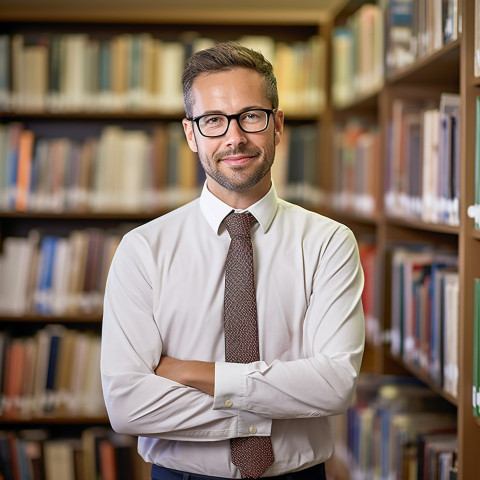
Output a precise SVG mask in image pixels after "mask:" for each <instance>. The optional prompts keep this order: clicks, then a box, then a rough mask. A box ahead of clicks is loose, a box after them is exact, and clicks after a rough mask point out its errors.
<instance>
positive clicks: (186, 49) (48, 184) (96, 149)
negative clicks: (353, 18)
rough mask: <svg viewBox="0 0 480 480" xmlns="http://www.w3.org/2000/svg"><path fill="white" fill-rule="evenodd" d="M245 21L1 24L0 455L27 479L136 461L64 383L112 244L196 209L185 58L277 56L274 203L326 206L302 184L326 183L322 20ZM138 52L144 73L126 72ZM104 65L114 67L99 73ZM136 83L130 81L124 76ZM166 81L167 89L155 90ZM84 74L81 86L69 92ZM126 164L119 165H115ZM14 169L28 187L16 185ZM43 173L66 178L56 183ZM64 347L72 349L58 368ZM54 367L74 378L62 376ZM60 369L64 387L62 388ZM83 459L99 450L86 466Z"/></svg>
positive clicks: (127, 445) (91, 331)
mask: <svg viewBox="0 0 480 480" xmlns="http://www.w3.org/2000/svg"><path fill="white" fill-rule="evenodd" d="M251 17H252V15H251V14H248V16H245V12H243V11H242V12H239V11H236V12H234V13H233V14H232V11H231V10H230V9H229V8H228V7H227V8H225V9H222V8H217V7H216V8H215V12H214V13H213V14H212V15H205V13H204V12H202V13H201V14H198V12H196V11H192V12H190V13H186V12H185V11H183V10H181V9H178V8H176V9H172V10H168V11H165V12H159V11H158V10H157V11H154V12H152V11H150V10H149V11H147V10H145V9H143V8H138V9H136V10H135V13H134V14H132V12H131V11H129V12H128V13H126V12H125V11H123V10H122V9H119V8H115V9H114V10H109V9H108V8H107V7H105V8H104V9H101V10H98V8H97V7H96V6H88V5H86V6H85V7H84V8H81V9H80V10H76V9H74V10H69V9H68V8H58V9H57V8H56V9H53V8H52V9H47V10H42V9H41V8H30V9H20V10H18V9H16V8H8V9H5V10H2V12H1V13H0V32H1V34H0V63H1V62H3V63H2V65H4V66H6V67H8V69H7V68H5V69H3V70H2V73H0V77H1V78H0V145H2V147H1V149H0V170H1V171H2V174H5V175H0V177H1V178H2V180H1V182H0V252H1V253H2V257H1V259H0V262H2V263H1V264H0V270H1V271H2V279H1V280H0V307H2V312H0V325H1V327H0V349H3V350H2V352H5V355H4V354H3V353H2V354H0V358H2V359H3V360H4V361H3V362H2V364H1V368H0V371H1V376H0V378H1V386H2V390H1V393H2V403H1V405H2V411H1V413H0V421H2V425H4V426H3V427H2V431H0V446H1V448H2V449H4V450H6V451H13V450H12V449H19V450H21V451H25V452H26V451H28V452H30V453H31V455H32V456H31V457H29V460H28V463H29V465H30V467H31V468H33V469H35V468H40V469H42V468H43V467H42V465H41V462H40V460H39V458H38V455H37V456H36V453H38V451H39V448H40V449H41V448H43V450H44V452H45V453H47V452H48V454H46V455H45V458H44V460H45V462H47V461H48V459H50V458H57V459H59V458H62V459H63V461H62V464H61V465H62V466H61V468H62V471H63V472H66V473H65V474H64V477H62V478H73V477H71V476H69V475H70V474H71V473H72V472H73V471H74V472H76V473H75V475H76V477H75V478H77V479H79V478H94V477H95V478H120V477H117V476H116V474H115V468H117V469H118V468H120V467H119V465H120V464H119V459H124V460H125V459H126V458H130V457H131V453H130V452H132V451H134V450H135V445H134V443H133V442H132V441H131V440H132V439H130V440H129V439H127V438H125V437H123V436H117V435H114V434H113V432H111V431H110V429H109V425H108V419H107V417H106V414H105V411H104V407H103V404H101V403H102V402H99V401H98V394H99V392H100V390H99V389H98V382H97V383H95V382H93V380H92V381H91V382H90V383H95V385H90V384H89V385H88V388H90V389H91V390H90V393H87V392H88V390H85V389H83V387H85V388H87V387H86V385H78V382H77V383H76V384H75V385H73V384H67V383H65V382H67V380H66V378H76V377H77V376H80V377H83V378H84V380H85V382H87V378H91V377H95V375H93V374H86V373H85V371H83V373H80V374H78V375H77V374H74V373H73V372H74V371H75V365H74V363H75V358H77V357H76V355H78V356H79V358H84V360H85V358H86V357H85V355H86V352H95V351H97V350H96V347H97V346H98V340H99V336H100V331H101V299H102V294H103V288H104V281H105V274H106V271H107V269H108V265H109V260H110V259H111V256H112V254H113V252H114V250H115V247H116V245H117V244H118V240H119V239H120V237H121V235H122V234H123V233H124V232H125V231H127V230H129V229H131V228H132V227H134V226H136V225H138V224H140V223H143V222H146V221H148V220H150V219H152V218H154V217H156V216H159V215H162V214H164V213H166V212H168V211H170V210H172V209H173V208H175V207H177V206H179V205H181V204H183V203H186V202H187V201H189V200H190V199H192V198H194V197H195V196H196V195H197V194H198V191H199V188H200V186H201V184H202V182H203V177H202V175H201V172H200V171H199V169H198V166H197V162H196V160H195V159H194V157H193V155H192V154H191V153H190V152H189V151H188V149H187V148H185V147H186V143H185V140H184V138H183V131H182V129H181V122H180V120H181V119H182V117H183V99H182V98H181V92H180V90H179V88H180V82H179V80H180V75H181V70H182V69H183V59H184V58H186V56H188V55H189V53H190V52H191V51H192V50H194V49H196V48H201V47H203V46H206V45H208V44H209V43H211V42H212V41H215V40H239V39H240V40H241V41H242V42H243V43H245V44H248V45H252V46H255V48H260V49H261V50H262V51H263V52H264V53H265V54H266V55H267V56H268V55H272V56H273V55H275V57H276V58H277V59H278V62H275V63H276V64H278V65H277V68H278V69H279V73H277V78H278V79H279V88H280V96H281V98H282V105H281V106H282V108H283V109H284V110H285V111H286V117H287V125H286V134H285V138H286V139H289V141H288V142H287V141H286V142H282V143H283V149H282V150H281V151H279V152H278V158H277V162H276V163H277V165H278V166H277V171H276V172H275V181H276V184H277V187H278V189H279V191H281V192H282V194H283V195H284V196H287V197H290V198H292V199H293V200H296V201H299V202H302V203H304V204H308V205H310V206H311V207H312V208H318V205H319V203H320V201H321V200H322V198H323V197H322V193H323V191H324V189H325V187H326V185H323V184H322V183H321V182H319V181H316V180H315V181H314V182H313V183H312V182H311V181H310V180H311V179H315V178H319V177H320V178H321V175H319V172H318V168H319V167H318V165H320V162H319V161H318V158H319V156H320V155H323V150H322V148H324V147H323V145H324V144H326V142H324V141H321V140H322V138H326V137H327V135H328V132H327V130H326V129H325V128H323V124H324V123H325V117H324V115H325V112H326V108H325V104H326V98H325V96H324V91H325V88H326V87H325V84H324V83H325V78H326V76H325V68H323V67H322V62H325V55H326V48H325V47H326V43H325V41H324V39H325V38H326V32H328V26H325V27H323V25H322V24H323V21H324V20H325V18H323V17H322V16H321V15H317V14H316V13H315V12H313V14H312V12H311V11H308V12H304V13H301V14H300V13H299V12H297V11H295V12H293V11H292V12H288V13H283V14H282V12H280V11H277V12H275V14H274V15H272V14H271V12H270V11H262V12H261V13H260V14H259V15H255V19H254V21H252V18H251ZM134 51H137V52H138V51H140V52H141V55H140V57H141V58H144V59H145V60H144V62H143V63H141V62H140V65H138V64H135V65H136V67H137V68H130V67H131V66H133V65H134V63H133V62H135V61H136V60H137V55H136V54H134V53H133V52H134ZM7 52H8V53H9V54H8V55H7ZM102 52H103V55H106V56H107V55H108V54H110V55H111V56H112V57H111V59H110V60H109V61H106V60H103V61H102ZM113 57H115V59H113ZM55 59H57V60H55ZM148 59H150V60H151V62H148ZM105 62H107V63H105ZM162 62H166V64H168V66H169V68H168V69H165V68H163V65H165V63H162ZM149 63H152V65H153V66H152V65H150V70H149V69H148V68H147V67H148V66H149ZM107 66H108V68H107ZM171 67H175V68H171ZM110 68H111V71H110V70H109V69H110ZM102 69H103V70H102ZM105 70H108V71H109V72H110V73H111V82H110V83H109V82H108V78H107V77H108V72H107V73H106V71H105ZM137 70H140V71H141V72H142V74H143V77H142V78H141V79H139V78H131V75H128V73H129V72H132V71H137ZM152 70H154V71H152ZM163 71H170V72H171V74H170V76H168V77H167V76H163V77H162V72H163ZM79 72H88V75H86V76H85V77H82V81H79V75H78V73H79ZM175 72H176V73H175ZM289 72H295V73H296V74H295V76H292V75H291V73H289ZM102 74H103V76H102ZM175 76H176V77H177V78H175ZM161 77H162V78H161ZM281 78H283V80H281ZM32 80H33V81H32ZM155 81H157V83H156V84H155V83H154V82H155ZM22 142H23V143H22ZM299 142H300V143H301V144H302V145H304V146H305V148H304V149H303V150H304V151H305V152H308V153H306V154H304V155H303V156H302V157H297V158H295V163H296V164H298V165H301V170H300V171H296V170H294V169H293V168H292V163H289V156H290V153H291V147H290V145H295V144H296V145H298V144H299ZM118 144H120V145H121V148H120V149H119V148H118V146H117V147H116V145H118ZM12 145H13V147H12ZM20 145H23V147H22V148H23V150H22V149H21V148H20ZM122 151H126V152H128V154H127V155H125V156H124V158H123V160H122V159H121V160H120V161H119V158H120V157H121V154H122ZM22 152H23V153H22ZM15 155H16V157H15ZM21 158H22V159H23V160H22V161H21ZM12 159H14V160H12ZM25 159H26V161H25ZM132 159H135V164H133V162H131V160H132ZM21 162H23V163H22V166H20V164H21ZM12 165H14V167H12ZM72 165H73V167H72ZM134 167H135V168H134ZM22 168H23V170H24V172H25V171H26V172H27V173H26V174H25V173H24V174H23V176H24V177H25V175H26V177H25V178H23V180H20V177H21V175H20V170H21V169H22ZM52 172H62V174H61V175H57V176H56V177H55V178H54V177H53V176H52V175H51V173H52ZM102 172H103V173H102ZM112 178H116V181H117V183H116V184H115V183H112ZM132 178H136V179H137V181H136V183H135V182H134V183H132ZM82 179H83V180H82ZM27 185H29V186H30V187H27ZM126 191H129V192H130V193H129V194H128V195H126V193H125V192H126ZM105 192H107V193H108V194H107V195H105ZM128 199H135V200H134V201H133V203H131V204H129V202H127V203H125V200H128ZM8 252H11V253H10V255H8ZM19 258H21V259H22V262H20V263H22V267H23V268H22V269H20V268H18V267H19V262H18V259H19ZM68 258H72V259H80V260H79V261H76V262H75V261H72V262H68V261H67V259H68ZM67 265H70V266H69V267H68V268H67V267H66V266H67ZM19 270H21V272H20V274H19ZM78 272H80V273H78ZM75 279H77V280H75ZM88 279H90V281H89V280H88ZM72 285H73V286H72ZM87 340H88V342H87ZM54 342H55V343H56V344H57V345H59V347H57V348H58V349H59V350H58V351H54V348H53V347H52V345H53V344H54ZM90 343H91V344H92V345H91V344H90ZM62 345H64V346H65V345H71V348H70V349H69V352H67V351H66V350H67V349H66V348H64V350H62ZM21 351H23V352H26V351H28V352H30V353H29V354H27V353H23V354H22V353H19V352H21ZM39 352H41V353H42V355H43V357H42V358H43V359H42V360H41V362H40V361H39V360H38V358H37V357H38V356H39V355H40V353H39ZM82 354H83V357H82ZM45 355H47V358H45ZM53 356H54V358H53ZM72 356H73V357H74V358H73V359H72V358H71V357H72ZM87 356H88V355H87ZM90 357H93V359H94V360H95V358H96V357H95V356H92V355H90V356H89V358H90ZM15 358H20V359H21V362H23V364H24V365H26V364H25V362H27V361H30V362H32V361H33V360H32V358H33V359H34V360H36V361H35V362H34V363H35V364H38V365H40V364H41V365H43V367H44V368H43V370H42V369H40V368H38V375H37V378H40V377H41V376H42V375H43V376H45V378H44V380H45V382H43V381H39V382H40V383H38V382H37V383H38V385H36V384H35V385H36V389H35V388H33V387H31V386H30V383H31V382H33V380H32V379H27V378H24V377H23V376H20V375H19V376H18V378H19V379H21V382H20V383H19V382H18V381H17V382H15V381H13V380H12V379H13V378H14V377H15V378H17V377H16V376H15V374H14V373H12V372H13V371H14V368H13V366H14V365H18V364H17V363H16V361H15ZM52 358H53V359H52ZM56 360H57V361H56ZM78 363H80V364H82V362H81V361H77V364H78ZM93 363H95V362H92V365H93ZM64 364H68V365H69V367H68V368H67V367H65V368H63V370H62V368H61V367H59V365H64ZM56 368H59V369H60V370H62V371H63V374H62V375H63V377H64V384H62V385H63V386H61V385H60V384H61V381H60V380H58V378H57V376H61V375H60V373H58V370H56ZM77 368H78V365H77ZM92 368H93V370H92V372H97V371H98V370H99V369H98V368H95V366H94V365H93V366H92ZM24 370H25V369H24ZM40 370H42V371H40ZM57 373H58V375H57ZM49 375H50V376H49ZM52 382H53V383H52ZM72 382H73V381H72ZM72 382H71V383H72ZM85 382H84V383H85ZM6 385H8V388H7V389H5V386H6ZM45 385H47V386H45ZM92 392H94V394H92ZM100 393H101V392H100ZM95 395H96V396H95ZM95 398H97V401H94V400H95ZM94 407H95V408H94ZM102 407H103V408H102ZM58 439H62V440H65V441H64V442H62V443H64V445H59V442H57V440H58ZM92 444H97V445H102V446H101V447H97V453H95V448H93V451H92ZM98 452H100V453H98ZM124 452H125V453H128V454H127V455H124ZM13 457H14V456H13V455H12V461H13V460H14V458H13ZM137 457H138V456H137ZM95 459H96V460H95ZM95 464H96V465H97V467H96V468H97V471H96V472H94V469H95V467H94V465H95ZM10 467H11V468H12V469H19V468H21V465H19V464H15V463H12V465H11V466H10ZM127 467H128V468H127ZM44 468H45V469H46V470H47V471H48V470H49V468H51V467H49V466H47V465H45V466H44ZM58 468H60V467H58ZM121 468H122V471H124V472H125V471H130V472H131V473H132V472H135V473H132V475H127V476H128V478H135V479H137V480H139V479H146V478H150V477H149V472H148V466H147V467H145V466H143V467H142V466H139V465H138V460H137V461H131V462H130V463H129V464H128V465H127V463H125V464H124V465H123V466H122V467H121ZM82 469H83V471H84V472H88V473H85V476H81V473H79V472H81V470H82ZM128 469H130V470H128ZM112 472H113V473H112ZM117 473H118V472H117ZM39 478H40V477H39ZM41 478H43V477H41ZM122 478H123V477H122Z"/></svg>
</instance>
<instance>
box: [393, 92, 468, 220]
mask: <svg viewBox="0 0 480 480" xmlns="http://www.w3.org/2000/svg"><path fill="white" fill-rule="evenodd" d="M460 135H461V129H460V97H459V95H458V94H447V93H444V94H442V95H441V98H440V104H439V106H432V105H429V104H428V103H426V102H425V100H407V99H395V100H394V101H393V104H392V117H391V122H390V124H389V125H388V127H387V132H386V145H387V149H386V171H385V178H386V186H385V208H386V211H387V213H389V214H391V215H394V216H401V217H407V218H414V219H421V220H423V221H425V222H429V223H437V224H446V225H452V226H457V225H459V221H460V220H459V204H460V180H459V177H460V174H459V172H460V170H459V169H460Z"/></svg>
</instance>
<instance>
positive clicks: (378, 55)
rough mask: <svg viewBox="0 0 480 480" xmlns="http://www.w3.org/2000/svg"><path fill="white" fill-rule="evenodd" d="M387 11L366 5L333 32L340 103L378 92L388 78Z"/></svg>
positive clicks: (335, 100)
mask: <svg viewBox="0 0 480 480" xmlns="http://www.w3.org/2000/svg"><path fill="white" fill-rule="evenodd" d="M383 21H384V19H383V12H382V9H381V7H380V6H378V5H374V4H373V3H366V4H364V5H362V6H361V7H360V8H359V9H358V10H357V11H356V12H355V13H354V14H353V15H352V16H350V17H349V18H348V20H347V21H346V23H345V25H342V26H337V27H335V28H334V30H333V34H332V62H333V65H332V100H333V103H334V105H335V106H336V107H342V106H345V105H348V104H349V103H351V102H353V101H354V100H355V99H357V98H358V97H359V96H366V95H368V94H370V93H372V92H376V91H377V90H378V89H379V88H380V87H381V86H382V85H383V79H384V67H383V65H384V58H383V57H384V32H383V28H384V27H383Z"/></svg>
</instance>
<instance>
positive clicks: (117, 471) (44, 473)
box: [0, 427, 151, 480]
mask: <svg viewBox="0 0 480 480" xmlns="http://www.w3.org/2000/svg"><path fill="white" fill-rule="evenodd" d="M150 468H151V466H150V465H149V464H148V463H145V462H144V461H143V460H142V459H141V457H140V456H139V455H138V454H137V452H136V439H135V438H134V437H130V436H126V435H120V434H117V433H114V432H113V431H112V430H111V429H109V428H107V427H89V428H87V429H85V430H84V431H83V432H82V433H81V434H80V435H79V437H71V436H69V437H53V436H52V435H51V433H50V432H49V431H47V430H45V429H39V430H20V431H19V432H17V433H14V432H11V431H0V476H1V477H2V478H4V479H5V480H10V479H15V480H17V479H18V480H93V479H97V480H146V479H148V478H150Z"/></svg>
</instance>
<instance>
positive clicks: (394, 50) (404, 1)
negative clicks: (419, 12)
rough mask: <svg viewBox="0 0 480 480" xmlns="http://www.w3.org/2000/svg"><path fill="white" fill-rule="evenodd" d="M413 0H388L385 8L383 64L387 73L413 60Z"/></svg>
mask: <svg viewBox="0 0 480 480" xmlns="http://www.w3.org/2000/svg"><path fill="white" fill-rule="evenodd" d="M415 3H416V2H414V0H389V1H388V2H387V4H386V8H385V32H386V40H385V65H386V69H387V73H392V72H394V71H395V70H399V69H401V68H404V67H405V66H407V65H410V64H411V63H413V62H414V61H415V56H416V48H415V47H416V38H415V33H416V32H415Z"/></svg>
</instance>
